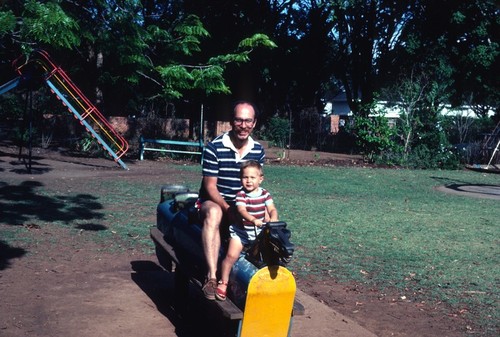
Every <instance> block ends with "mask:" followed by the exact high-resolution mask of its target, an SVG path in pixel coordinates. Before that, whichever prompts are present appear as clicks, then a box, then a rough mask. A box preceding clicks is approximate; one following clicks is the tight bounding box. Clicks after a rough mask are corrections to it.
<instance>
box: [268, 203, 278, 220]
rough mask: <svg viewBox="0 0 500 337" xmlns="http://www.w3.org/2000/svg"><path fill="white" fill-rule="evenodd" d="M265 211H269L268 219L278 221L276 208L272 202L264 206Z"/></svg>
mask: <svg viewBox="0 0 500 337" xmlns="http://www.w3.org/2000/svg"><path fill="white" fill-rule="evenodd" d="M266 208H267V212H268V213H269V221H278V210H277V209H276V206H274V204H269V205H267V206H266Z"/></svg>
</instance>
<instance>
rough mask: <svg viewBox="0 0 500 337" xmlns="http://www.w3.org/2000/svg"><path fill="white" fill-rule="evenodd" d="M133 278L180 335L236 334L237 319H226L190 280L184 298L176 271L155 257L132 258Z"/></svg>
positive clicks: (226, 336) (210, 336) (223, 336)
mask: <svg viewBox="0 0 500 337" xmlns="http://www.w3.org/2000/svg"><path fill="white" fill-rule="evenodd" d="M131 267H132V270H133V272H132V274H131V278H132V280H133V281H134V282H135V283H136V284H137V286H138V287H139V288H140V289H141V290H142V291H143V292H144V293H145V294H146V295H147V296H148V297H149V298H150V299H151V301H153V303H154V304H155V305H156V308H157V309H158V311H159V312H160V313H161V314H162V315H163V316H165V317H166V318H167V319H168V320H169V321H170V323H171V324H172V325H174V326H175V333H176V335H177V336H179V337H197V336H206V337H229V336H235V335H236V331H237V328H238V326H237V323H238V322H237V321H230V320H228V319H225V318H224V317H223V316H222V313H220V311H219V310H216V309H214V306H215V303H212V302H211V301H208V300H206V299H205V298H204V297H203V295H202V293H201V289H200V288H199V287H198V286H196V285H194V284H189V293H188V296H186V297H185V298H180V299H179V296H176V292H177V291H176V289H175V275H174V273H172V272H168V271H166V270H164V269H163V268H162V267H160V266H159V265H157V264H156V263H154V262H152V261H132V262H131Z"/></svg>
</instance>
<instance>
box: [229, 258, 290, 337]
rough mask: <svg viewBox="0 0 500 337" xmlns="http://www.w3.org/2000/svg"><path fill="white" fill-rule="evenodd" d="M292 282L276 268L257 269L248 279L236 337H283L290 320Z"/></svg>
mask: <svg viewBox="0 0 500 337" xmlns="http://www.w3.org/2000/svg"><path fill="white" fill-rule="evenodd" d="M295 290H296V285H295V279H294V277H293V275H292V273H291V272H290V271H289V270H288V269H286V268H283V267H280V266H270V267H265V268H262V269H260V270H259V271H258V272H257V273H255V275H254V276H253V277H252V279H251V280H250V283H249V285H248V290H247V298H246V302H245V310H244V313H243V321H242V322H241V331H240V334H239V336H240V337H256V336H258V337H281V336H283V337H286V336H288V333H289V331H288V330H289V328H290V320H291V319H292V310H293V302H294V298H295Z"/></svg>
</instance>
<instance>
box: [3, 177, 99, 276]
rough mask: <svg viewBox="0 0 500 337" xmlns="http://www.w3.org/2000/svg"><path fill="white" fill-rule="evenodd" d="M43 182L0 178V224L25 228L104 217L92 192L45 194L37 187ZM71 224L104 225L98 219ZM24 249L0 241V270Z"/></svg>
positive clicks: (82, 226)
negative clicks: (15, 183) (18, 181)
mask: <svg viewBox="0 0 500 337" xmlns="http://www.w3.org/2000/svg"><path fill="white" fill-rule="evenodd" d="M43 186H44V185H43V184H42V183H40V182H38V181H23V182H21V183H19V184H18V185H14V184H8V183H6V182H3V181H0V224H1V225H4V226H25V227H28V228H29V227H32V226H39V225H40V223H41V222H42V223H43V222H45V223H49V224H52V223H62V224H64V225H72V224H73V222H75V221H76V220H78V221H90V220H100V219H103V218H104V214H102V213H101V212H100V210H101V209H102V208H103V206H102V204H101V203H99V202H98V201H97V198H96V197H95V196H92V195H89V194H77V195H56V196H54V195H46V194H44V191H43V190H42V189H41V188H42V187H43ZM96 222H97V221H96ZM75 228H77V229H84V230H93V231H99V230H105V229H107V227H106V226H104V225H101V224H98V223H91V224H89V223H87V224H81V223H80V224H77V225H76V224H75ZM25 253H26V251H25V250H24V249H21V248H14V247H11V246H9V245H8V244H7V243H6V242H4V241H0V270H3V269H5V268H8V267H9V265H10V263H9V260H10V259H12V258H16V257H21V256H23V255H24V254H25Z"/></svg>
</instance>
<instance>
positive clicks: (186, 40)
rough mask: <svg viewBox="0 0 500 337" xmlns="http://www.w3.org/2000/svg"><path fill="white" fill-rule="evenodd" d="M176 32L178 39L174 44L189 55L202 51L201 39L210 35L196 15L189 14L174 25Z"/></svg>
mask: <svg viewBox="0 0 500 337" xmlns="http://www.w3.org/2000/svg"><path fill="white" fill-rule="evenodd" d="M174 32H175V33H176V37H177V40H176V41H175V43H174V44H173V46H174V49H175V50H177V51H180V52H182V53H183V54H184V55H188V56H190V55H193V53H194V52H200V51H201V49H200V43H201V39H203V38H207V37H209V36H210V34H209V33H208V31H207V30H206V29H205V27H203V23H202V22H201V20H200V19H199V18H198V17H197V16H196V15H189V16H188V17H187V18H186V19H184V20H183V21H182V22H181V23H180V24H179V25H177V26H175V27H174ZM170 42H173V41H170Z"/></svg>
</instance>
